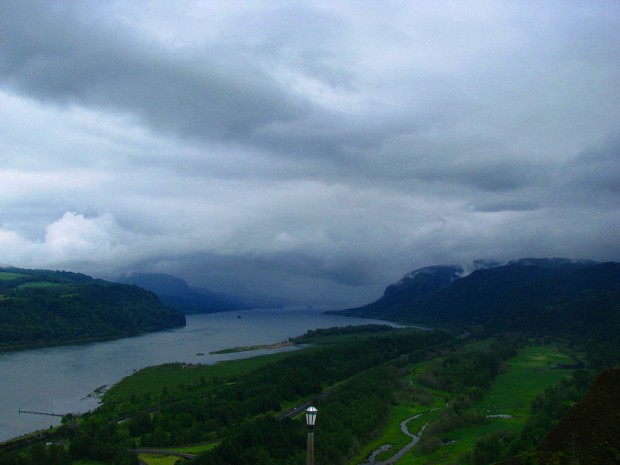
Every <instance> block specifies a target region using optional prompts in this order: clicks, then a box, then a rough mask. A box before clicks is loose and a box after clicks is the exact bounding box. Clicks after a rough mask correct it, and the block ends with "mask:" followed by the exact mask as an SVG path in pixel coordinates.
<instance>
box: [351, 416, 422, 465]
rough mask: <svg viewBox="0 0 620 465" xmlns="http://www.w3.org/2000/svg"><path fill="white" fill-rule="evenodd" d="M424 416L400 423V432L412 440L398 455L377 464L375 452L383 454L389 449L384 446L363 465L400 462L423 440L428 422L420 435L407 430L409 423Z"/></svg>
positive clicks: (383, 464)
mask: <svg viewBox="0 0 620 465" xmlns="http://www.w3.org/2000/svg"><path fill="white" fill-rule="evenodd" d="M422 415H424V414H423V413H418V414H417V415H415V416H413V417H411V418H407V419H406V420H404V421H402V422H401V423H400V430H401V431H402V432H403V434H406V435H407V436H409V437H410V438H411V442H409V444H407V445H406V446H405V447H403V448H402V449H401V450H399V451H398V452H396V454H394V455H393V456H392V457H390V458H389V459H387V460H385V461H383V462H376V461H375V457H376V455H377V454H375V452H383V451H384V450H387V449H385V447H386V446H383V447H382V448H380V449H379V450H377V451H375V452H373V453H372V454H371V455H370V458H369V459H368V460H367V461H366V462H363V463H362V464H361V465H393V464H394V463H396V462H397V461H398V460H400V459H401V457H402V456H403V455H405V454H406V453H407V452H409V451H410V450H411V448H412V447H413V446H415V445H416V444H417V443H418V442H419V441H420V439H421V438H422V433H423V432H424V429H425V428H426V425H428V422H427V423H425V424H424V426H422V428H421V429H420V431H419V432H418V434H413V433H410V432H409V429H408V428H407V423H409V422H410V421H411V420H415V419H416V418H419V417H421V416H422Z"/></svg>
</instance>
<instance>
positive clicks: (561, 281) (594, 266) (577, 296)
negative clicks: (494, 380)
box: [341, 259, 620, 340]
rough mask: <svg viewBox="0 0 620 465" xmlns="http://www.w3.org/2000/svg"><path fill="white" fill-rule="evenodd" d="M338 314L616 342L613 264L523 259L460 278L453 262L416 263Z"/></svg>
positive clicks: (618, 274)
mask: <svg viewBox="0 0 620 465" xmlns="http://www.w3.org/2000/svg"><path fill="white" fill-rule="evenodd" d="M341 313H344V314H346V315H356V316H362V317H369V318H382V319H388V320H393V321H398V322H401V323H425V324H431V325H433V324H434V325H442V326H461V327H463V326H470V327H471V326H476V325H482V326H484V327H485V328H488V329H490V330H494V331H516V330H519V331H526V332H535V333H537V334H541V335H544V334H553V335H581V336H588V337H595V338H598V339H605V340H616V339H618V338H619V334H620V264H619V263H613V262H610V263H601V264H598V263H595V262H591V261H572V260H567V259H523V260H517V261H513V262H510V263H508V264H506V265H502V266H493V267H490V268H484V269H476V270H474V271H473V272H471V273H470V274H467V275H463V269H462V268H461V267H458V266H447V267H428V268H422V269H419V270H416V271H414V272H412V273H409V274H408V275H406V276H405V277H404V278H403V279H402V280H401V281H400V282H398V283H396V284H395V285H392V286H389V287H388V288H387V289H386V291H385V293H384V295H383V297H381V298H380V299H379V300H377V301H375V302H373V303H371V304H368V305H366V306H363V307H358V308H354V309H349V310H345V311H343V312H341ZM619 340H620V339H619Z"/></svg>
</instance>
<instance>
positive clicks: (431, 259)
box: [0, 0, 620, 305]
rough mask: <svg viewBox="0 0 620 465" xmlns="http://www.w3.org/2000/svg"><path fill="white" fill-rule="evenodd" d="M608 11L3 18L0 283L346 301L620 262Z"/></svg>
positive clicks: (22, 7) (264, 8)
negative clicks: (397, 289) (421, 277)
mask: <svg viewBox="0 0 620 465" xmlns="http://www.w3.org/2000/svg"><path fill="white" fill-rule="evenodd" d="M619 25H620V2H618V1H616V0H590V1H579V0H549V1H544V2H541V1H538V0H510V1H502V0H497V1H484V0H479V1H478V0H476V1H473V0H459V1H444V0H417V1H390V0H374V1H369V0H351V1H335V0H326V1H311V0H308V1H295V0H283V1H278V0H272V1H250V0H247V1H238V0H230V1H216V0H213V1H189V0H175V1H174V2H170V1H168V0H152V1H150V0H134V1H131V0H121V1H112V0H96V1H95V0H79V1H77V0H76V1H70V0H66V1H65V0H58V1H57V0H41V1H36V0H3V1H1V2H0V265H11V266H18V267H23V268H51V269H62V270H69V271H77V272H83V273H87V274H90V275H93V276H103V277H108V276H110V277H112V276H117V275H119V274H121V273H130V272H153V273H168V274H172V275H175V276H179V277H182V278H184V279H186V280H187V281H188V282H189V283H190V284H191V285H194V286H201V287H207V288H210V289H212V290H216V291H227V292H241V291H244V292H255V293H263V294H269V295H275V296H282V297H286V298H289V299H291V301H294V302H299V303H303V304H306V303H308V304H334V305H348V304H357V303H366V302H370V301H372V300H375V299H376V298H378V297H379V296H380V295H381V294H382V292H383V289H384V288H385V287H386V286H387V285H389V284H391V283H393V282H395V281H397V280H398V279H400V277H402V276H403V275H404V274H406V273H408V272H410V271H412V270H414V269H416V268H419V267H423V266H430V265H438V264H463V265H466V264H471V263H472V262H473V261H474V260H478V259H483V260H497V261H505V260H511V259H517V258H523V257H567V258H578V259H593V260H598V261H607V260H614V261H619V260H620V27H619Z"/></svg>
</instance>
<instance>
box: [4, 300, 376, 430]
mask: <svg viewBox="0 0 620 465" xmlns="http://www.w3.org/2000/svg"><path fill="white" fill-rule="evenodd" d="M239 317H241V318H239ZM378 322H379V321H378V320H368V319H362V318H350V317H341V316H336V315H326V314H323V313H321V310H316V309H314V310H313V309H293V308H291V309H269V310H248V311H242V312H223V313H212V314H207V315H188V316H187V325H186V326H185V327H184V328H179V329H174V330H170V331H162V332H157V333H150V334H145V335H142V336H138V337H133V338H125V339H118V340H114V341H106V342H96V343H89V344H80V345H70V346H60V347H49V348H42V349H32V350H22V351H16V352H0V441H2V440H6V439H9V438H12V437H16V436H19V435H22V434H24V433H29V432H32V431H34V430H37V429H44V428H48V427H49V426H50V425H57V424H59V423H60V418H59V417H50V416H42V415H32V414H24V413H22V414H20V413H19V410H20V409H21V410H28V411H35V412H48V413H59V414H64V413H68V412H72V413H78V412H85V411H88V410H92V409H94V408H96V406H97V403H98V399H97V398H96V397H95V396H92V395H91V396H90V397H89V394H92V393H93V391H94V390H95V389H97V388H98V387H100V386H103V385H106V386H108V387H109V386H111V385H113V384H115V383H117V382H118V381H120V380H121V379H122V378H123V377H125V376H127V375H130V374H132V373H133V372H134V371H136V370H139V369H141V368H144V367H146V366H151V365H159V364H162V363H167V362H187V363H204V364H213V363H216V362H218V361H222V360H231V359H237V358H244V357H251V356H255V355H260V354H264V353H271V352H273V351H267V350H260V351H251V352H238V353H233V354H223V355H210V354H209V352H212V351H216V350H220V349H228V348H233V347H239V346H252V345H261V344H271V343H275V342H280V341H286V340H288V338H290V337H295V336H299V335H301V334H303V333H304V332H306V331H307V330H309V329H316V328H329V327H332V326H346V325H359V324H369V323H378ZM280 350H291V349H290V348H285V349H280ZM199 354H204V355H199Z"/></svg>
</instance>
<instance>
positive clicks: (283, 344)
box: [209, 341, 296, 355]
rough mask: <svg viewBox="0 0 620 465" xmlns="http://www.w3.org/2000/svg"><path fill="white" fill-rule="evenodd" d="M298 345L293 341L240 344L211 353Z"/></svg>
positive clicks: (272, 348)
mask: <svg viewBox="0 0 620 465" xmlns="http://www.w3.org/2000/svg"><path fill="white" fill-rule="evenodd" d="M294 345H296V344H295V343H294V342H293V341H286V342H276V343H275V344H261V345H256V346H240V347H232V348H230V349H221V350H215V351H213V352H209V354H210V355H223V354H235V353H237V352H250V351H253V350H276V349H281V348H283V347H292V346H294Z"/></svg>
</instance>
